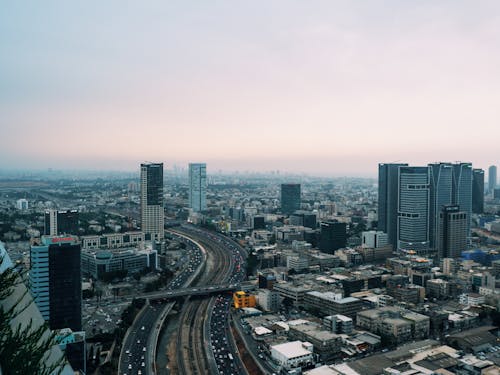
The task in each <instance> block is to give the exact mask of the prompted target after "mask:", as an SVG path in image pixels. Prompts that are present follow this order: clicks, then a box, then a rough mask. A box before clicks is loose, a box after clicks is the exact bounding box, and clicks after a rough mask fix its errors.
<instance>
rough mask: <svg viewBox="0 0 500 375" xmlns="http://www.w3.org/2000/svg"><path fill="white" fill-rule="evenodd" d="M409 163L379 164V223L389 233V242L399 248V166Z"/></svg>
mask: <svg viewBox="0 0 500 375" xmlns="http://www.w3.org/2000/svg"><path fill="white" fill-rule="evenodd" d="M404 166H408V164H379V165H378V225H377V229H378V230H380V231H382V232H385V233H387V236H388V239H389V243H390V244H391V245H392V246H393V248H394V249H396V248H397V238H398V236H397V227H398V173H399V167H404Z"/></svg>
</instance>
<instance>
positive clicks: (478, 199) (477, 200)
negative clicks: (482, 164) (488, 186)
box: [472, 169, 484, 214]
mask: <svg viewBox="0 0 500 375" xmlns="http://www.w3.org/2000/svg"><path fill="white" fill-rule="evenodd" d="M483 212H484V171H483V170H482V169H473V170H472V213H474V214H482V213H483Z"/></svg>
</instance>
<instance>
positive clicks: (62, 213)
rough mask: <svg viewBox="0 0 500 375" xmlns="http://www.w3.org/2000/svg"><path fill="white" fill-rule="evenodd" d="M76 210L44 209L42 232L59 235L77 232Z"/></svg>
mask: <svg viewBox="0 0 500 375" xmlns="http://www.w3.org/2000/svg"><path fill="white" fill-rule="evenodd" d="M78 217H79V215H78V210H54V209H50V210H47V211H45V228H44V234H45V235H48V236H59V235H61V234H75V235H77V234H78Z"/></svg>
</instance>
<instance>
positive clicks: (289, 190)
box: [281, 184, 300, 215]
mask: <svg viewBox="0 0 500 375" xmlns="http://www.w3.org/2000/svg"><path fill="white" fill-rule="evenodd" d="M297 210H300V184H281V213H283V214H285V215H290V214H293V213H294V212H295V211H297Z"/></svg>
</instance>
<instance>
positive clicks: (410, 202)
mask: <svg viewBox="0 0 500 375" xmlns="http://www.w3.org/2000/svg"><path fill="white" fill-rule="evenodd" d="M398 188H399V200H398V249H402V250H415V251H417V253H421V254H426V253H427V251H428V250H429V248H430V239H429V237H430V236H429V195H430V192H429V190H430V173H429V168H428V167H400V168H399V184H398Z"/></svg>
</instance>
